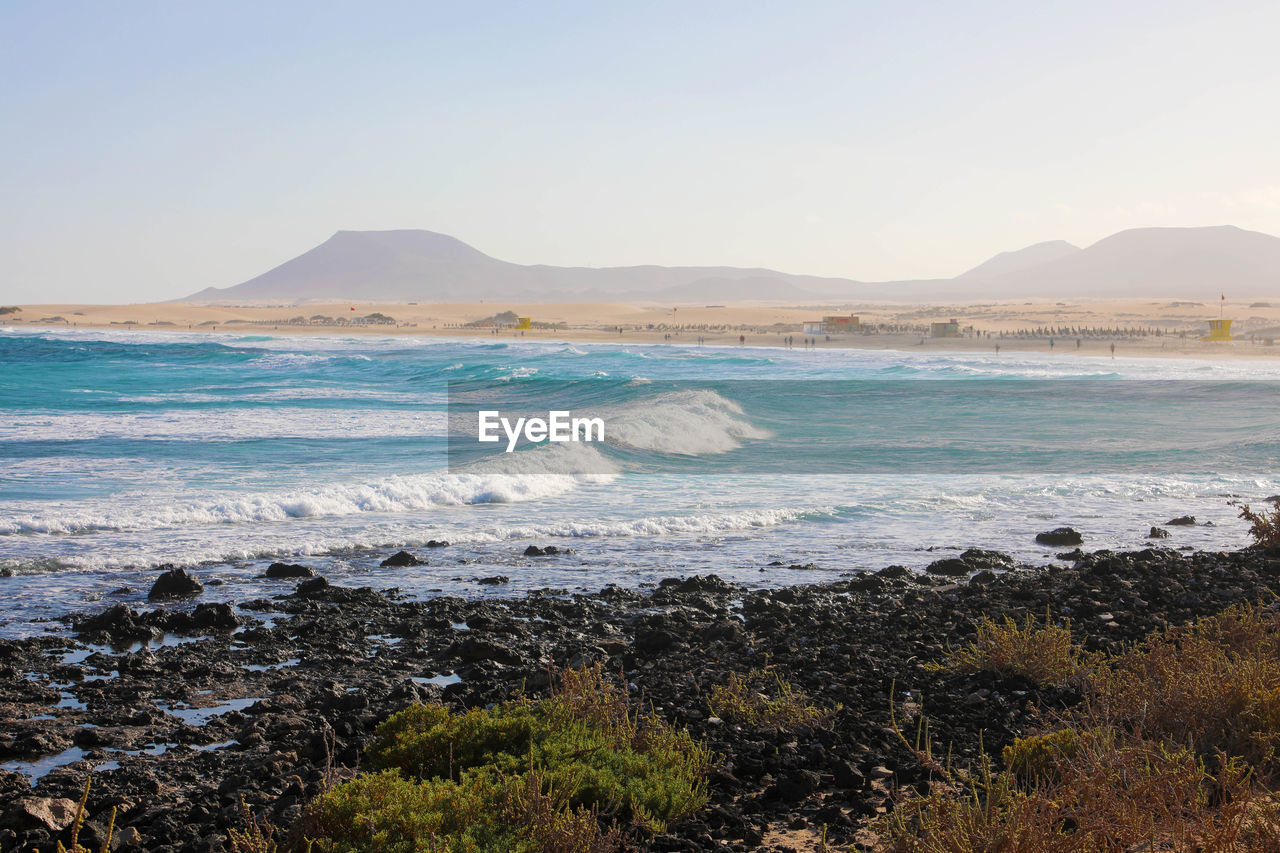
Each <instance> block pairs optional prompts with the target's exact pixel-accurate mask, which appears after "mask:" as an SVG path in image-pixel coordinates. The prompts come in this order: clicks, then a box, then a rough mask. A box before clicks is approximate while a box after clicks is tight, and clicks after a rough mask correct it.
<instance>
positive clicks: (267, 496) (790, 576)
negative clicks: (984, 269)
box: [0, 328, 1280, 636]
mask: <svg viewBox="0 0 1280 853" xmlns="http://www.w3.org/2000/svg"><path fill="white" fill-rule="evenodd" d="M451 393H452V395H453V398H454V404H455V409H456V407H457V406H458V400H459V398H461V397H465V398H467V399H468V400H471V401H474V400H482V399H486V395H488V394H490V393H492V394H496V395H498V396H500V397H501V396H502V395H508V397H510V396H511V395H515V396H516V397H519V398H521V399H523V400H524V401H525V402H526V403H528V404H530V405H534V404H537V403H538V401H539V400H541V399H542V398H543V397H544V396H546V397H547V399H548V400H552V399H554V400H566V399H567V400H569V401H570V402H571V403H572V404H573V405H574V406H576V407H581V408H583V409H586V410H590V411H591V412H593V413H600V414H602V415H604V416H607V418H608V422H609V425H610V430H609V433H608V435H607V436H606V441H605V442H604V443H603V444H593V445H589V446H583V445H571V446H569V445H557V446H552V447H547V446H540V447H524V448H521V449H520V450H519V451H517V452H516V453H514V454H510V455H501V456H497V457H495V456H489V457H485V458H479V457H476V458H472V457H470V456H467V455H465V454H464V455H461V456H459V455H456V454H455V455H453V456H451V455H450V454H449V452H448V450H449V448H448V444H447V441H446V430H447V427H448V423H449V417H448V415H449V402H450V394H451ZM547 395H550V396H547ZM471 404H472V403H468V405H471ZM548 407H549V408H550V407H553V406H552V405H551V403H548ZM455 414H456V411H455ZM1278 432H1280V364H1277V363H1276V362H1274V361H1244V360H1241V361H1225V362H1216V363H1215V362H1208V361H1194V360H1172V359H1170V360H1165V359H1109V358H1096V359H1095V358H1079V357H1075V356H1070V355H1062V354H1059V355H1058V356H1056V357H1055V356H1052V355H1050V354H1048V353H1046V354H1043V355H1029V354H1020V353H1007V352H1006V353H1004V354H1001V355H999V356H996V355H994V354H981V355H978V354H972V353H966V354H958V353H957V354H947V353H939V352H935V351H928V352H923V351H921V352H897V351H872V350H818V351H805V350H782V349H754V348H749V347H733V348H728V347H720V348H716V347H697V346H689V345H677V344H672V345H614V344H610V345H603V344H602V345H591V344H582V343H575V344H567V343H563V342H541V341H540V342H532V341H525V340H521V339H513V340H508V341H499V340H495V339H493V338H485V339H476V340H459V339H438V338H425V337H424V338H412V337H394V338H372V337H366V336H361V337H358V338H357V337H342V336H334V337H306V338H301V337H270V336H245V335H219V334H178V333H143V332H126V331H121V332H92V331H79V330H69V331H62V330H59V331H39V330H32V329H14V328H7V329H0V573H3V575H5V576H3V577H0V595H3V603H2V604H0V635H7V636H18V635H23V634H30V633H32V632H34V631H40V630H44V629H45V628H47V627H49V625H48V623H46V622H43V621H41V620H44V619H47V618H49V617H51V616H55V615H59V614H62V613H65V612H67V611H69V610H76V609H87V608H93V607H101V606H105V605H106V604H108V603H112V602H115V601H127V602H138V601H141V600H143V599H145V595H146V590H147V587H148V586H149V582H150V579H151V578H153V577H154V575H155V574H156V567H157V566H159V565H162V564H173V565H178V566H186V567H190V568H191V569H192V571H193V572H195V573H196V574H197V575H198V576H200V577H202V578H203V579H205V580H206V581H213V582H214V583H212V584H211V585H210V586H209V588H208V591H207V593H206V599H205V600H210V599H213V600H218V599H234V600H243V599H246V598H252V597H259V596H262V595H270V594H278V593H281V592H286V591H287V590H288V588H287V586H281V585H280V584H278V583H268V582H266V581H263V580H259V579H257V575H259V574H261V571H262V569H263V568H264V567H265V566H266V565H267V564H268V563H270V562H271V561H273V560H289V561H302V562H306V563H308V564H309V565H312V566H314V567H316V568H317V569H318V570H320V571H321V572H323V573H324V574H325V575H326V576H328V577H329V579H330V580H331V582H334V583H338V584H345V585H373V586H377V587H391V586H394V587H398V588H399V589H400V590H401V591H402V592H403V593H404V594H406V595H409V596H432V595H439V594H457V595H467V596H477V595H499V596H501V595H512V594H518V593H520V592H522V591H526V590H529V589H534V588H546V587H552V588H558V589H564V590H569V591H572V590H576V589H598V588H600V587H602V586H604V585H606V584H609V583H617V584H622V585H628V586H639V585H642V584H647V583H653V582H655V581H656V580H658V579H660V578H663V577H668V576H672V575H688V574H694V573H698V574H703V573H708V572H714V573H716V574H719V575H721V576H723V577H726V578H729V579H731V580H735V581H740V582H744V583H750V584H774V585H780V584H791V583H797V582H808V581H820V580H829V579H832V578H835V577H838V576H839V575H840V574H841V573H845V572H849V571H853V570H857V569H879V568H883V567H884V566H887V565H891V564H902V565H906V566H908V567H910V568H912V569H922V568H923V567H924V566H925V565H927V564H928V563H929V562H931V561H932V560H934V559H938V558H939V557H942V556H947V554H948V549H954V548H960V549H963V548H967V547H971V546H977V547H984V548H997V549H1000V550H1003V551H1007V552H1009V553H1012V554H1014V555H1015V556H1017V557H1019V558H1022V559H1024V560H1027V561H1030V562H1033V563H1052V562H1055V560H1056V558H1055V554H1054V550H1053V549H1048V548H1044V547H1041V546H1038V545H1036V544H1035V542H1034V535H1035V533H1037V532H1039V531H1041V530H1045V529H1047V528H1051V527H1056V526H1059V525H1072V526H1075V527H1077V528H1079V529H1080V530H1082V531H1083V532H1084V533H1085V535H1086V537H1087V542H1086V547H1088V548H1090V549H1096V548H1103V547H1107V548H1141V547H1148V546H1149V545H1150V544H1151V543H1150V542H1149V541H1148V540H1147V539H1146V538H1145V537H1146V535H1147V532H1148V530H1149V528H1150V527H1151V526H1152V525H1160V524H1162V523H1163V522H1166V521H1168V520H1169V519H1170V518H1172V517H1174V516H1180V515H1186V514H1190V515H1194V516H1195V517H1196V518H1197V520H1198V521H1199V522H1200V523H1199V524H1197V525H1195V526H1192V527H1174V528H1170V530H1171V532H1172V534H1173V535H1172V537H1171V538H1169V539H1165V540H1161V541H1160V542H1159V543H1158V544H1160V545H1162V546H1163V547H1175V548H1176V547H1195V548H1207V549H1226V548H1236V547H1240V546H1242V545H1244V544H1246V542H1247V538H1246V535H1245V527H1244V525H1243V523H1242V522H1240V521H1238V520H1237V518H1236V516H1237V513H1238V508H1237V507H1236V506H1235V505H1234V504H1233V502H1236V501H1241V500H1243V501H1245V502H1252V503H1254V504H1257V503H1259V502H1260V501H1262V500H1263V499H1264V498H1266V497H1268V496H1270V495H1274V494H1276V493H1277V492H1280V464H1278V463H1280V449H1278V448H1280V445H1278V444H1277V433H1278ZM1205 522H1211V524H1206V523H1205ZM432 539H436V540H448V541H449V542H450V543H452V544H451V546H450V547H449V548H445V549H431V550H422V546H423V545H424V544H425V543H426V542H428V541H429V540H432ZM529 544H539V545H546V544H555V545H558V546H560V547H561V548H572V549H573V551H574V553H573V554H571V555H568V556H560V557H555V558H527V557H524V556H523V554H522V552H523V551H524V548H525V547H526V546H527V545H529ZM401 548H407V549H410V550H415V549H416V550H418V551H419V553H420V554H421V555H422V556H425V557H426V558H427V560H428V565H426V566H422V567H416V568H412V569H383V568H380V567H379V566H378V563H379V562H380V561H381V560H382V559H384V558H385V557H386V556H387V555H388V554H389V553H392V552H394V551H396V550H399V549H401ZM775 563H778V564H780V565H774V564H775ZM791 566H809V568H790V567H791ZM493 575H504V576H507V577H509V578H510V583H509V584H506V585H502V586H497V587H490V586H480V585H478V584H477V583H476V579H477V578H479V577H485V576H493Z"/></svg>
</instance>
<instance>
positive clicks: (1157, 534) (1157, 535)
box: [1147, 527, 1169, 539]
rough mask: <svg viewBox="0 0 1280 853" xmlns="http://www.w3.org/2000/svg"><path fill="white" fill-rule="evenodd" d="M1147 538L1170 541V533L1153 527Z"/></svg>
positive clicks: (1161, 528)
mask: <svg viewBox="0 0 1280 853" xmlns="http://www.w3.org/2000/svg"><path fill="white" fill-rule="evenodd" d="M1147 538H1148V539H1168V538H1169V531H1167V530H1165V529H1164V528H1163V527H1153V528H1151V532H1150V533H1148V534H1147Z"/></svg>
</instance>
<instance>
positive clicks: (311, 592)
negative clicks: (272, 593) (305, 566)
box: [293, 578, 329, 598]
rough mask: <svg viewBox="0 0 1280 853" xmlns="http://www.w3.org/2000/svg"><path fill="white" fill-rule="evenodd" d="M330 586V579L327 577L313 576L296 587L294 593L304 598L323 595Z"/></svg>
mask: <svg viewBox="0 0 1280 853" xmlns="http://www.w3.org/2000/svg"><path fill="white" fill-rule="evenodd" d="M328 588H329V581H328V580H327V579H326V578H312V579H311V580H306V581H303V582H302V583H300V584H298V586H297V588H295V589H294V591H293V594H294V595H297V596H300V597H302V598H308V597H310V596H315V595H321V594H323V593H324V592H325V590H327V589H328Z"/></svg>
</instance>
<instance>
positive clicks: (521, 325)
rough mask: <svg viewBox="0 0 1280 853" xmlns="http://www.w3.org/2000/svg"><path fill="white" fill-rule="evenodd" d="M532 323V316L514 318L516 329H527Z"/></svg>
mask: <svg viewBox="0 0 1280 853" xmlns="http://www.w3.org/2000/svg"><path fill="white" fill-rule="evenodd" d="M532 323H533V318H532V317H517V318H516V328H517V329H529V328H532Z"/></svg>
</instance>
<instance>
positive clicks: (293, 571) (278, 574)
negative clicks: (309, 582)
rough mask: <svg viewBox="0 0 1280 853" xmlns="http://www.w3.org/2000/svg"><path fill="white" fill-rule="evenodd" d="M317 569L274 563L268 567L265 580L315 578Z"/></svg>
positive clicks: (293, 564)
mask: <svg viewBox="0 0 1280 853" xmlns="http://www.w3.org/2000/svg"><path fill="white" fill-rule="evenodd" d="M315 576H316V572H315V569H313V568H311V567H310V566H302V565H299V564H297V563H272V564H271V565H269V566H267V571H266V574H264V575H263V577H264V578H313V577H315Z"/></svg>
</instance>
